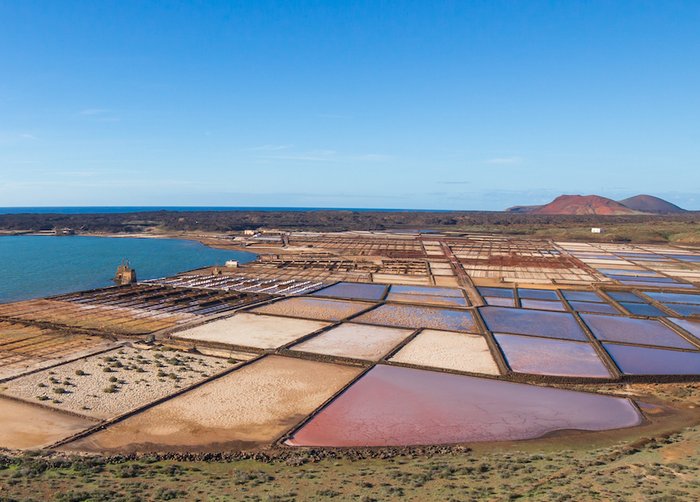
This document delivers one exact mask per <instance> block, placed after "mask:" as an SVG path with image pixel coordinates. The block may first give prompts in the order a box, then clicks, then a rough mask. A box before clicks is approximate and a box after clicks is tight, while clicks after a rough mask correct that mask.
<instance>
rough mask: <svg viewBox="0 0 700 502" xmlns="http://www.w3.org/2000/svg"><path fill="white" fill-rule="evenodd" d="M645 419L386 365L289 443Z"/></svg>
mask: <svg viewBox="0 0 700 502" xmlns="http://www.w3.org/2000/svg"><path fill="white" fill-rule="evenodd" d="M641 422H642V415H641V413H640V412H639V410H638V409H637V408H636V407H635V406H634V404H633V403H632V402H631V401H630V400H629V399H626V398H618V397H612V396H603V395H599V394H591V393H585V392H574V391H569V390H563V389H555V388H550V387H539V386H535V385H525V384H517V383H511V382H504V381H498V380H493V379H485V378H477V377H470V376H462V375H453V374H447V373H439V372H433V371H425V370H417V369H411V368H402V367H396V366H381V365H380V366H376V367H374V368H373V369H372V370H370V371H369V372H368V373H367V374H366V375H365V376H363V377H362V378H361V379H360V380H359V381H358V382H356V383H355V384H353V385H352V386H351V387H350V388H349V389H348V390H346V391H345V392H344V393H343V394H341V395H340V396H339V397H338V398H337V399H335V400H334V401H333V402H331V403H330V404H329V405H328V406H327V407H326V408H324V409H323V410H321V412H320V413H318V414H317V415H316V416H315V417H314V418H313V419H312V420H311V421H309V422H307V423H306V424H305V425H304V426H303V427H302V428H301V429H299V430H298V431H297V432H296V433H295V434H294V435H293V436H292V437H291V438H290V439H288V440H287V444H289V445H292V446H338V447H342V446H355V447H358V446H402V445H427V444H450V443H468V442H478V441H505V440H520V439H530V438H537V437H540V436H542V435H544V434H547V433H550V432H553V431H557V430H586V431H600V430H608V429H618V428H623V427H632V426H635V425H639V424H640V423H641Z"/></svg>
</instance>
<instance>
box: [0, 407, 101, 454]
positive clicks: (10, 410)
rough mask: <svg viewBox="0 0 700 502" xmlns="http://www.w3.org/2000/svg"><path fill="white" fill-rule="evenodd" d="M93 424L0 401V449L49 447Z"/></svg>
mask: <svg viewBox="0 0 700 502" xmlns="http://www.w3.org/2000/svg"><path fill="white" fill-rule="evenodd" d="M95 424H97V421H94V420H90V419H88V418H82V417H79V416H77V415H71V414H68V413H63V412H60V411H54V410H50V409H48V408H44V407H43V406H39V405H34V404H28V403H21V402H18V401H14V400H11V399H3V398H0V448H12V449H19V450H24V449H33V448H41V447H46V446H50V445H52V444H53V443H55V442H56V441H60V440H61V439H65V438H67V437H70V436H72V435H74V434H77V433H79V432H81V431H84V430H85V429H88V428H89V427H92V426H93V425H95Z"/></svg>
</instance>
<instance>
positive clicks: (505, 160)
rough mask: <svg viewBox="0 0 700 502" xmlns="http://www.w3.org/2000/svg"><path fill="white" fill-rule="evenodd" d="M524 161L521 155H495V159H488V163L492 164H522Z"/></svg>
mask: <svg viewBox="0 0 700 502" xmlns="http://www.w3.org/2000/svg"><path fill="white" fill-rule="evenodd" d="M522 161H523V159H522V158H521V157H494V158H493V159H488V160H487V161H486V163H487V164H492V165H514V164H520V163H522Z"/></svg>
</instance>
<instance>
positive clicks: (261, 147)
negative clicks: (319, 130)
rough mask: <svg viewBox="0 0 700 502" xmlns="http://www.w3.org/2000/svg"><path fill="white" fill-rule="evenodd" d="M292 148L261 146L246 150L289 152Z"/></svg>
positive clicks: (290, 146)
mask: <svg viewBox="0 0 700 502" xmlns="http://www.w3.org/2000/svg"><path fill="white" fill-rule="evenodd" d="M293 147H294V145H261V146H254V147H252V148H248V150H250V151H253V152H279V151H280V150H289V149H290V148H293Z"/></svg>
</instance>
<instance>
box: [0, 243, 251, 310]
mask: <svg viewBox="0 0 700 502" xmlns="http://www.w3.org/2000/svg"><path fill="white" fill-rule="evenodd" d="M255 257H256V255H254V254H253V253H246V252H243V251H226V250H221V249H213V248H210V247H207V246H204V245H203V244H201V243H199V242H195V241H188V240H182V239H138V238H121V237H120V238H110V237H80V236H71V237H54V236H30V235H21V236H0V303H5V302H10V301H17V300H25V299H29V298H38V297H44V296H49V295H57V294H61V293H68V292H72V291H81V290H85V289H92V288H99V287H103V286H110V285H113V283H112V277H113V276H114V273H115V272H116V270H117V266H118V265H119V264H120V263H121V261H122V260H123V259H128V260H129V262H130V263H131V266H132V267H134V268H135V269H136V274H137V277H138V279H139V280H143V279H155V278H157V277H164V276H168V275H172V274H176V273H178V272H184V271H186V270H192V269H195V268H200V267H204V266H207V265H223V264H224V263H225V262H226V260H238V261H239V262H241V263H245V262H249V261H253V260H254V259H255Z"/></svg>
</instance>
